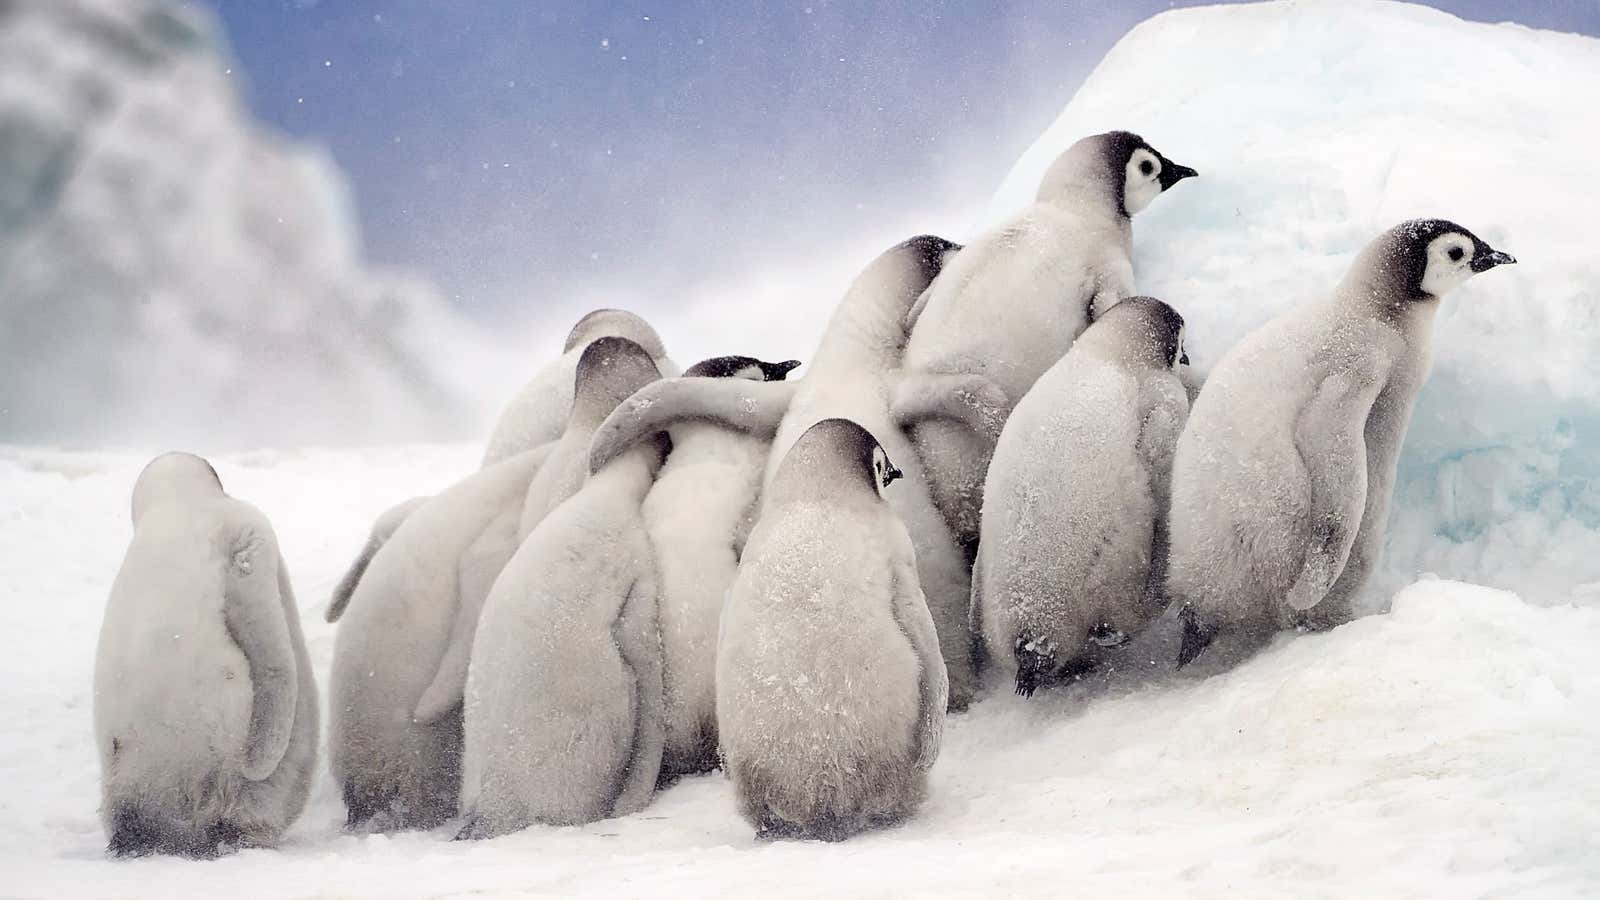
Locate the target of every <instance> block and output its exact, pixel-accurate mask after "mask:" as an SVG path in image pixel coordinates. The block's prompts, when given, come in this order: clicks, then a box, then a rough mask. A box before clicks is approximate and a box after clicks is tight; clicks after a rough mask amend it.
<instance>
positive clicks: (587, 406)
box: [572, 337, 661, 426]
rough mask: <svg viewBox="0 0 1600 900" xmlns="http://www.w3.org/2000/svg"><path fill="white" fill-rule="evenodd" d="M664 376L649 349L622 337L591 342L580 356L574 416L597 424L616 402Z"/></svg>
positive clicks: (614, 406) (573, 417) (594, 424)
mask: <svg viewBox="0 0 1600 900" xmlns="http://www.w3.org/2000/svg"><path fill="white" fill-rule="evenodd" d="M660 377H661V373H660V371H659V370H658V369H657V368H656V363H655V360H653V359H651V358H650V353H649V351H647V350H645V349H644V348H643V347H641V346H639V345H638V344H636V343H634V342H633V341H630V340H628V339H627V338H622V337H603V338H599V339H597V340H595V341H592V342H590V344H589V346H587V347H584V348H583V354H582V355H580V356H579V357H578V372H577V376H576V378H575V379H574V383H573V388H574V396H573V401H572V419H573V420H574V421H582V422H587V423H589V424H590V425H591V426H598V425H599V424H600V423H601V422H602V421H604V420H605V417H606V416H608V415H610V414H611V411H612V410H614V409H616V408H617V404H619V403H621V402H622V401H623V400H626V399H627V398H628V397H630V396H632V395H633V392H634V391H637V390H638V389H639V388H642V387H644V386H645V385H647V384H649V383H650V382H652V381H655V380H656V379H658V378H660Z"/></svg>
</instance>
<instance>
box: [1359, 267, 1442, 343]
mask: <svg viewBox="0 0 1600 900" xmlns="http://www.w3.org/2000/svg"><path fill="white" fill-rule="evenodd" d="M1403 278H1404V276H1403V274H1402V273H1401V272H1400V270H1399V268H1398V267H1396V266H1394V265H1391V264H1389V263H1387V261H1385V260H1384V259H1383V258H1382V256H1381V254H1380V253H1379V252H1377V248H1372V247H1369V248H1367V249H1366V250H1365V251H1363V252H1362V253H1360V254H1359V255H1357V256H1356V260H1355V262H1354V263H1352V264H1351V266H1350V270H1349V271H1348V272H1346V273H1345V275H1344V278H1343V279H1341V280H1340V281H1339V285H1338V287H1336V288H1335V289H1334V292H1333V297H1334V302H1335V303H1336V304H1337V305H1338V306H1339V307H1340V308H1342V309H1343V310H1345V311H1346V312H1347V313H1350V314H1353V315H1358V316H1364V317H1368V318H1375V319H1380V320H1382V321H1385V322H1389V323H1391V324H1393V325H1394V326H1395V327H1396V328H1399V329H1400V330H1401V331H1402V332H1405V333H1406V334H1407V335H1408V336H1410V335H1414V334H1418V333H1426V331H1427V328H1428V326H1430V325H1432V324H1433V318H1434V316H1435V315H1437V314H1438V312H1439V298H1438V297H1435V296H1433V295H1431V294H1421V293H1417V292H1415V291H1412V290H1411V289H1410V288H1409V287H1408V286H1407V285H1405V284H1404V283H1402V281H1403Z"/></svg>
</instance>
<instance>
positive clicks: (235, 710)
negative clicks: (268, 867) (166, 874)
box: [94, 453, 317, 856]
mask: <svg viewBox="0 0 1600 900" xmlns="http://www.w3.org/2000/svg"><path fill="white" fill-rule="evenodd" d="M94 725H95V743H96V746H97V748H98V750H99V751H100V776H101V777H100V785H101V806H100V815H101V818H102V820H103V822H104V824H105V828H106V833H107V834H108V835H109V837H110V843H109V846H108V850H109V851H110V852H111V853H113V854H115V855H117V856H139V855H143V854H147V853H176V854H182V855H186V856H212V855H215V854H216V853H217V852H219V851H220V850H222V849H223V848H225V847H230V846H232V847H239V846H257V847H259V846H270V845H272V844H274V843H276V842H277V840H278V838H279V836H280V835H282V833H283V831H284V829H286V828H287V827H288V826H289V824H290V823H292V822H293V821H294V820H295V819H296V818H297V817H298V816H299V815H300V812H301V810H303V809H304V808H305V804H306V797H307V795H308V794H309V793H310V790H311V781H312V777H313V775H314V774H315V763H316V756H317V686H316V682H315V681H314V680H313V678H312V674H311V662H310V659H309V658H308V657H307V655H306V642H305V638H304V637H303V636H302V635H301V632H300V610H299V608H298V607H297V606H296V605H295V602H294V593H293V592H292V591H291V590H290V586H289V574H288V570H287V569H286V568H285V566H284V564H283V558H282V556H280V554H279V552H278V541H277V537H276V536H275V535H274V534H273V531H272V526H271V524H270V523H268V522H267V519H266V517H265V516H263V515H262V514H261V512H260V511H259V510H257V509H256V508H255V507H254V506H251V505H250V504H248V503H244V502H241V501H239V500H235V499H233V498H232V497H229V496H228V495H227V494H226V493H224V492H223V490H222V482H221V480H219V479H218V478H217V473H216V470H214V469H212V468H211V465H210V463H207V462H206V461H205V460H204V459H201V458H200V457H198V456H193V455H190V454H188V453H168V454H165V455H162V456H158V457H156V458H155V459H154V460H153V461H151V463H150V464H149V465H148V466H146V467H145V469H144V471H143V472H142V473H141V474H140V475H139V480H138V482H137V483H136V484H135V486H134V489H133V541H132V542H131V543H130V544H129V545H128V552H127V555H126V556H125V557H124V558H123V561H122V567H121V568H120V569H119V570H118V571H117V578H116V581H115V582H114V583H113V584H112V586H111V597H110V600H109V601H108V602H107V604H106V614H105V620H104V622H103V623H102V624H101V628H100V642H99V647H98V648H97V650H96V652H95V667H94Z"/></svg>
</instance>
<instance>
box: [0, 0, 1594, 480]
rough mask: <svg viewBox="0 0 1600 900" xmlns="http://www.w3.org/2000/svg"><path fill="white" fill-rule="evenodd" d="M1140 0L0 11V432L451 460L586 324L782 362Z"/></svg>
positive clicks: (89, 441)
mask: <svg viewBox="0 0 1600 900" xmlns="http://www.w3.org/2000/svg"><path fill="white" fill-rule="evenodd" d="M1171 5H1174V4H1170V3H1165V2H1140V3H1133V4H1123V5H1118V6H1115V7H1108V6H1106V5H1104V4H1096V3H1088V2H1072V3H1066V4H1055V5H1048V6H1047V5H1044V4H1024V5H1021V6H1018V7H1015V8H1012V9H1010V10H1008V11H1007V12H1005V13H994V12H993V11H989V10H972V9H967V8H964V7H959V6H943V5H940V4H934V5H933V6H931V7H928V6H925V5H915V6H913V5H911V4H899V5H891V6H889V7H880V8H877V9H875V10H873V11H871V12H862V11H858V10H852V9H849V8H835V7H833V6H831V5H829V4H824V3H817V4H814V5H813V6H809V7H808V6H805V5H804V4H801V5H797V6H795V7H793V8H789V7H783V8H781V9H777V8H774V9H763V10H759V11H757V12H754V13H751V14H748V15H746V16H742V17H730V16H728V15H727V14H726V13H719V12H717V11H716V10H714V9H712V8H711V7H709V6H702V5H693V4H691V5H688V6H684V7H681V8H674V9H672V10H670V11H669V10H652V9H648V8H645V7H643V6H638V7H635V6H633V5H623V6H617V7H608V8H607V9H605V10H604V11H596V10H593V9H590V8H589V7H587V6H583V5H565V6H564V5H561V4H555V5H547V4H540V5H537V6H536V7H533V6H527V5H524V4H500V3H488V4H482V5H475V6H474V7H471V8H468V9H460V8H456V9H444V8H426V7H422V6H421V5H411V6H409V7H403V6H395V7H393V8H387V9H385V8H384V7H381V6H378V7H373V6H370V5H362V8H361V9H355V8H353V7H352V5H348V4H337V3H317V2H307V0H297V2H294V3H256V2H249V3H245V2H234V0H218V2H215V3H207V4H199V3H191V4H186V5H180V4H177V3H175V2H167V0H71V2H51V0H14V2H11V3H6V4H0V151H3V152H0V360H3V361H0V442H9V443H43V444H57V445H68V446H107V445H115V446H129V447H138V448H141V449H151V450H155V449H163V448H165V447H169V446H182V447H186V448H189V449H193V450H198V451H201V452H211V451H219V450H226V449H238V448H243V447H256V446H275V447H284V446H296V445H302V444H350V443H356V444H362V443H379V442H391V441H459V440H478V439H480V438H481V437H482V435H483V434H485V433H486V431H487V429H488V428H489V426H490V424H491V423H492V421H493V418H494V416H495V414H496V413H497V412H498V410H499V408H500V406H501V404H503V403H504V402H505V400H506V399H508V398H509V397H510V396H511V395H512V394H513V393H514V392H515V391H516V389H517V387H519V386H520V384H521V383H522V381H524V380H525V379H526V378H528V377H529V376H530V375H531V374H532V373H533V372H535V371H537V369H538V368H539V367H540V366H541V365H543V364H544V362H545V361H547V360H548V359H550V358H551V357H553V356H554V355H555V354H556V353H557V352H558V351H559V349H560V346H561V343H562V341H563V339H564V338H565V336H566V333H567V330H568V328H570V326H571V324H572V323H573V322H574V321H575V320H576V319H578V318H579V317H580V316H581V315H582V314H584V313H585V312H587V311H589V310H591V309H593V308H596V307H600V306H613V307H623V308H627V309H631V310H634V311H635V312H638V313H640V314H641V315H644V316H645V317H646V318H648V319H649V320H650V321H651V322H652V323H653V324H654V325H655V326H656V327H657V329H658V330H659V331H660V333H661V334H662V336H663V338H664V339H665V341H666V344H667V347H668V351H669V353H671V355H672V356H673V357H674V358H675V359H677V360H678V362H679V363H680V364H682V365H688V364H690V363H692V362H694V361H695V360H697V359H700V358H703V357H705V356H710V355H717V354H725V353H746V354H752V355H758V356H763V357H767V358H799V359H802V360H804V359H805V358H806V357H807V356H808V355H809V353H810V352H811V350H812V349H813V348H814V346H815V342H816V340H817V338H818V337H819V335H820V333H821V329H822V326H823V323H824V322H825V321H826V319H827V316H828V315H829V313H830V312H831V310H832V307H833V304H834V303H835V302H836V301H837V299H838V297H839V296H840V295H841V294H842V293H843V291H844V289H845V287H846V285H847V284H848V282H849V280H850V278H851V277H852V276H853V275H854V274H855V272H856V271H858V270H859V269H860V268H861V267H862V266H863V265H865V263H866V262H867V261H868V260H869V259H871V258H872V256H874V255H875V254H876V253H878V252H879V251H880V250H882V249H883V248H884V247H886V246H888V245H889V244H892V243H894V242H896V241H898V240H901V239H903V238H905V237H907V236H909V235H911V234H915V233H921V232H933V233H938V234H941V235H943V236H945V237H949V238H951V239H954V240H957V241H961V240H965V239H966V238H968V237H970V236H971V234H972V233H973V231H974V229H975V228H976V227H978V226H979V225H981V224H983V222H984V221H986V219H987V217H988V210H989V207H990V204H991V198H992V197H993V195H994V192H995V190H996V188H997V187H998V186H999V185H1000V183H1001V181H1002V179H1004V178H1005V176H1006V174H1007V172H1008V171H1009V169H1010V167H1011V164H1012V162H1013V161H1014V160H1016V159H1017V158H1018V156H1019V155H1020V154H1021V152H1022V151H1023V150H1024V149H1025V148H1026V147H1028V146H1029V145H1030V143H1031V142H1032V141H1033V140H1034V138H1035V137H1036V136H1037V135H1038V134H1039V133H1040V132H1041V131H1042V130H1043V129H1044V128H1045V126H1047V125H1048V124H1049V123H1050V122H1051V121H1053V120H1054V118H1055V116H1056V115H1057V114H1058V113H1059V111H1060V109H1061V108H1062V107H1063V106H1064V105H1065V104H1066V102H1067V101H1068V100H1069V99H1070V97H1071V96H1072V93H1073V91H1074V90H1075V89H1076V87H1077V85H1078V84H1079V83H1081V81H1082V80H1083V78H1084V77H1086V76H1087V74H1088V73H1089V71H1090V70H1091V69H1092V67H1093V66H1094V64H1095V63H1096V62H1097V61H1098V60H1099V59H1100V57H1101V56H1102V55H1103V54H1104V52H1105V50H1106V49H1108V48H1109V47H1110V45H1111V44H1112V43H1113V42H1114V41H1115V40H1116V39H1117V38H1118V37H1120V36H1121V34H1122V33H1123V32H1124V31H1125V30H1126V29H1127V28H1128V27H1129V26H1131V25H1132V24H1134V23H1135V22H1137V21H1139V20H1140V19H1142V18H1144V17H1146V16H1147V15H1149V14H1151V13H1154V12H1156V11H1159V10H1161V9H1165V8H1167V7H1168V6H1171ZM1176 5H1189V4H1176ZM1442 5H1444V6H1447V7H1452V8H1454V9H1455V10H1456V11H1457V12H1461V13H1463V14H1467V15H1474V14H1476V15H1479V16H1480V17H1489V18H1494V17H1495V15H1494V12H1495V5H1494V4H1488V3H1483V2H1456V3H1446V4H1442ZM375 9H376V10H379V11H376V12H375V11H374V10H375ZM1563 10H1565V12H1563ZM1519 16H1520V17H1521V18H1525V19H1526V18H1528V17H1529V16H1531V17H1532V18H1534V19H1540V18H1549V17H1554V18H1555V20H1556V22H1557V24H1560V23H1562V22H1566V23H1567V24H1568V25H1569V27H1573V26H1574V25H1575V26H1577V27H1581V26H1584V25H1585V23H1586V22H1588V21H1589V20H1590V19H1593V18H1595V17H1596V16H1595V14H1594V13H1593V11H1592V10H1587V9H1586V8H1581V7H1571V8H1567V7H1561V5H1560V4H1553V5H1551V6H1549V7H1544V8H1534V9H1531V10H1528V11H1526V15H1522V14H1520V13H1519ZM1563 16H1565V18H1562V17H1563ZM1533 24H1539V23H1538V22H1534V23H1533ZM1594 27H1596V28H1600V22H1596V23H1594ZM1147 136H1148V137H1149V138H1150V139H1151V140H1153V141H1155V142H1156V143H1157V144H1158V145H1160V143H1161V137H1162V136H1161V135H1160V134H1159V133H1151V134H1149V135H1147Z"/></svg>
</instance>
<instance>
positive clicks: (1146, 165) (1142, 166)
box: [1139, 159, 1156, 175]
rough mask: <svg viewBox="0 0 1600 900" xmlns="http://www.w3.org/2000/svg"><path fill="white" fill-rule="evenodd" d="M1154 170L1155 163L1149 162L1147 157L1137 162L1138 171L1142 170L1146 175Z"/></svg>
mask: <svg viewBox="0 0 1600 900" xmlns="http://www.w3.org/2000/svg"><path fill="white" fill-rule="evenodd" d="M1155 170H1156V167H1155V164H1154V163H1152V162H1150V160H1148V159H1147V160H1145V161H1144V162H1142V163H1139V171H1141V172H1143V173H1144V174H1146V175H1149V174H1150V173H1151V172H1154V171H1155Z"/></svg>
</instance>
